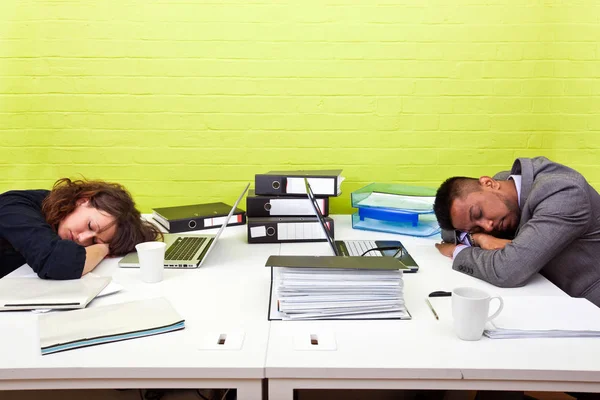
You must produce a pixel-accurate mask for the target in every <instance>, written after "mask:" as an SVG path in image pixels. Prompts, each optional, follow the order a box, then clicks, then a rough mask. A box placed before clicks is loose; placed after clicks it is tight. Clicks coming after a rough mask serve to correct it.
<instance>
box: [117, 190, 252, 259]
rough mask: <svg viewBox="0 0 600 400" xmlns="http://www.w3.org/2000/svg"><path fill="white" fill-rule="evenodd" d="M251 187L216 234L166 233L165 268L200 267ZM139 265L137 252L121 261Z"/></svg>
mask: <svg viewBox="0 0 600 400" xmlns="http://www.w3.org/2000/svg"><path fill="white" fill-rule="evenodd" d="M249 187H250V183H248V184H247V185H246V188H245V189H244V191H243V192H242V194H240V196H239V197H238V199H237V200H236V201H235V204H234V205H233V207H232V208H231V211H229V214H228V215H227V218H226V219H225V221H224V222H223V225H221V228H220V229H219V231H218V232H217V234H216V235H207V234H204V235H190V234H166V235H165V243H166V244H167V250H166V251H165V268H198V267H199V266H201V265H202V263H203V262H204V260H206V256H208V253H210V251H211V250H212V249H213V248H214V247H215V243H216V242H217V239H219V236H221V233H223V231H224V230H225V227H226V226H227V224H228V223H229V219H230V218H231V216H232V215H233V212H234V211H235V209H236V208H237V206H238V204H239V203H240V201H241V200H242V198H243V197H244V195H245V194H246V191H248V188H249ZM139 266H140V263H139V260H138V256H137V253H129V254H127V255H126V256H125V257H123V258H122V259H121V261H119V267H124V268H139Z"/></svg>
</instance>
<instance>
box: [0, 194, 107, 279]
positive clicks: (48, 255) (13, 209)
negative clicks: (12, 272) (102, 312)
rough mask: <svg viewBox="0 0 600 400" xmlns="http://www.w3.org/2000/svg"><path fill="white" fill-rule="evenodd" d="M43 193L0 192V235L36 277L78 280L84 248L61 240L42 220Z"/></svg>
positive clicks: (83, 263)
mask: <svg viewBox="0 0 600 400" xmlns="http://www.w3.org/2000/svg"><path fill="white" fill-rule="evenodd" d="M47 194H48V191H43V190H23V191H11V192H6V193H4V194H1V195H0V236H2V237H3V238H4V239H5V240H6V241H8V242H9V243H10V244H11V246H12V247H13V248H14V249H15V250H16V251H17V252H19V253H20V254H21V255H22V256H23V258H25V261H26V262H27V264H29V266H30V267H31V268H32V269H33V270H34V271H35V272H36V273H37V274H38V276H39V277H40V278H43V279H78V278H80V277H81V275H82V272H83V269H84V265H85V264H86V249H85V247H83V246H80V245H78V244H77V243H75V242H72V241H70V240H62V239H61V238H60V237H59V236H58V234H57V233H56V232H55V231H54V230H53V229H52V227H51V226H50V225H49V224H48V223H47V222H46V220H45V218H44V216H43V215H42V211H41V203H42V201H43V199H44V198H45V197H46V196H47ZM99 262H100V261H99V260H98V261H96V262H95V264H94V266H96V265H97V264H98V263H99ZM91 268H92V267H90V269H91Z"/></svg>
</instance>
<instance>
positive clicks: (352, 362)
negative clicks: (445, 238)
mask: <svg viewBox="0 0 600 400" xmlns="http://www.w3.org/2000/svg"><path fill="white" fill-rule="evenodd" d="M335 232H336V238H337V239H361V238H362V239H365V238H375V239H394V238H395V239H398V238H400V240H401V241H402V242H403V244H404V245H405V246H406V248H407V249H408V251H409V253H410V254H411V255H412V256H413V258H414V259H415V260H416V261H417V263H418V264H419V265H420V267H421V268H420V270H419V272H418V273H416V274H405V275H404V282H405V300H406V303H407V306H408V309H409V311H410V312H411V314H412V317H413V319H412V320H411V321H393V320H390V321H310V322H308V321H303V322H299V321H293V322H284V321H273V322H271V329H270V334H269V345H268V351H267V359H266V376H267V378H268V382H269V397H270V398H272V399H277V400H286V399H290V400H291V399H292V398H293V389H334V388H338V389H482V390H485V389H488V390H550V391H554V390H557V391H563V390H571V391H582V392H585V391H589V392H600V361H599V359H598V354H600V341H599V340H597V339H519V340H491V339H487V338H482V339H481V340H480V341H478V342H464V341H461V340H459V339H458V338H456V337H455V336H454V334H453V332H452V327H451V318H450V316H448V315H440V321H436V320H435V319H434V317H433V315H432V313H431V311H430V310H429V308H428V307H427V306H426V304H425V301H424V299H425V297H426V296H427V294H429V293H430V292H432V291H435V290H451V289H452V288H454V287H457V286H474V287H479V288H481V289H484V290H486V291H488V292H490V293H494V294H500V295H559V296H560V295H565V294H564V293H563V292H562V291H561V290H559V289H558V288H557V287H555V286H554V285H553V284H551V283H550V282H549V281H547V280H546V279H545V278H543V277H542V276H539V275H538V276H537V277H536V278H534V279H533V281H532V282H530V283H529V284H528V285H527V286H526V287H524V288H516V289H500V288H497V287H494V286H492V285H489V284H487V283H485V282H483V281H480V280H478V279H475V278H472V277H469V276H467V275H464V274H462V273H459V272H456V271H453V270H452V268H451V260H450V259H448V258H446V257H443V256H442V255H440V254H439V253H438V251H437V250H436V249H435V247H434V243H435V242H436V241H439V237H437V238H432V239H418V238H412V237H404V236H402V237H399V236H398V235H389V234H385V233H378V232H370V231H359V230H353V229H352V228H351V224H350V218H349V216H337V217H335ZM329 252H330V250H329V248H328V246H327V244H324V243H318V244H314V243H313V244H302V243H293V244H292V243H290V244H282V245H281V254H288V255H292V254H310V253H315V254H320V255H327V254H330V253H329ZM438 300H442V299H438ZM444 300H445V299H444ZM448 301H450V300H449V299H448ZM298 332H304V333H306V334H307V335H308V334H317V335H321V336H323V335H324V336H325V337H326V336H327V335H328V334H330V335H333V336H334V339H335V347H336V349H335V350H295V349H294V345H293V338H294V336H295V335H298Z"/></svg>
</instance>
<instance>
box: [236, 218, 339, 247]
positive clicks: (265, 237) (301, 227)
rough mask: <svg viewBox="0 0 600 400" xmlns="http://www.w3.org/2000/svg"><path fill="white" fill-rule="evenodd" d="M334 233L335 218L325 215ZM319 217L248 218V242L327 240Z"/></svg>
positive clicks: (326, 221)
mask: <svg viewBox="0 0 600 400" xmlns="http://www.w3.org/2000/svg"><path fill="white" fill-rule="evenodd" d="M325 223H326V224H327V225H328V227H329V229H330V231H331V233H332V235H333V219H331V218H329V217H325ZM325 241H327V238H326V237H325V233H324V232H323V228H322V227H321V225H320V224H319V221H318V220H317V217H262V218H252V217H250V218H248V243H290V242H325Z"/></svg>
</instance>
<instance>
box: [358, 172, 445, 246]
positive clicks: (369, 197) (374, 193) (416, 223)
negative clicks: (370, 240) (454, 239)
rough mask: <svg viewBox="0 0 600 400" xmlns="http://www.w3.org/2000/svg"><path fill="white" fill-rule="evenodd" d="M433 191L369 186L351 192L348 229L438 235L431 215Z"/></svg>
mask: <svg viewBox="0 0 600 400" xmlns="http://www.w3.org/2000/svg"><path fill="white" fill-rule="evenodd" d="M435 192H436V190H435V189H433V188H427V187H420V186H408V185H401V184H390V183H371V184H370V185H367V186H365V187H363V188H361V189H359V190H357V191H355V192H352V195H351V197H352V207H355V208H358V211H357V212H356V213H354V214H353V215H352V227H353V228H355V229H364V230H371V231H381V232H391V233H399V234H403V235H411V236H431V235H435V234H436V233H439V232H440V227H439V225H438V222H437V219H436V218H435V214H434V212H433V202H434V200H435Z"/></svg>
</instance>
